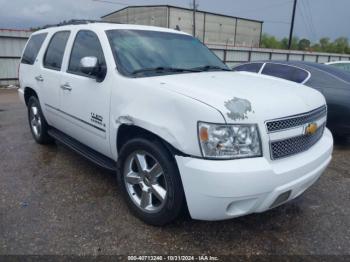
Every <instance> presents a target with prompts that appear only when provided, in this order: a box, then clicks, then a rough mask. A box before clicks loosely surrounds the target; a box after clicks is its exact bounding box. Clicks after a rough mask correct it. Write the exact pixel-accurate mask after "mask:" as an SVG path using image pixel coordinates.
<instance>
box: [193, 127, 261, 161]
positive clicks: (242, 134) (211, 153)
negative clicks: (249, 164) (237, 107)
mask: <svg viewBox="0 0 350 262" xmlns="http://www.w3.org/2000/svg"><path fill="white" fill-rule="evenodd" d="M198 137H199V143H200V146H201V150H202V155H203V157H206V158H216V159H234V158H244V157H258V156H261V152H262V150H261V143H260V137H259V131H258V126H257V125H256V124H242V125H236V124H234V125H218V124H209V123H204V122H199V123H198Z"/></svg>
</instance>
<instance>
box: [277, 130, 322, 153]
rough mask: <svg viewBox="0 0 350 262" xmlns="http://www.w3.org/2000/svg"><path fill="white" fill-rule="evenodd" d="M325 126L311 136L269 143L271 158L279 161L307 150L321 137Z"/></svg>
mask: <svg viewBox="0 0 350 262" xmlns="http://www.w3.org/2000/svg"><path fill="white" fill-rule="evenodd" d="M324 128H325V124H323V125H322V126H320V127H319V128H318V129H317V131H316V132H315V133H314V134H313V135H301V136H296V137H291V138H287V139H284V140H280V141H273V142H271V143H270V147H271V148H270V149H271V158H272V159H279V158H283V157H287V156H291V155H295V154H298V153H300V152H303V151H306V150H308V149H309V148H310V147H312V146H313V145H314V144H316V142H317V141H318V140H319V139H320V138H321V137H322V135H323V131H324Z"/></svg>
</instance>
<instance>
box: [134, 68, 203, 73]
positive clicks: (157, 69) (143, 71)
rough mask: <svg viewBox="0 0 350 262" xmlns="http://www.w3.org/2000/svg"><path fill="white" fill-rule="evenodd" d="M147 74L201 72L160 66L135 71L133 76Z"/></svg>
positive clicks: (192, 69)
mask: <svg viewBox="0 0 350 262" xmlns="http://www.w3.org/2000/svg"><path fill="white" fill-rule="evenodd" d="M147 72H155V73H164V72H201V70H199V69H195V68H191V69H188V68H177V67H164V66H158V67H151V68H142V69H138V70H135V71H133V72H132V73H131V74H132V75H136V74H139V73H147Z"/></svg>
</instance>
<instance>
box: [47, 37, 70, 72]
mask: <svg viewBox="0 0 350 262" xmlns="http://www.w3.org/2000/svg"><path fill="white" fill-rule="evenodd" d="M69 34H70V32H68V31H61V32H57V33H55V34H54V35H53V37H52V38H51V41H50V44H49V46H48V47H47V50H46V54H45V57H44V67H46V68H49V69H53V70H61V66H62V60H63V55H64V50H65V49H66V44H67V40H68V38H69Z"/></svg>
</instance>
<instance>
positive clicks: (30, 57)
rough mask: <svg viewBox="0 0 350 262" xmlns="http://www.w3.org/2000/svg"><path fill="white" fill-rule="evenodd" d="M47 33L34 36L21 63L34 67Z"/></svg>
mask: <svg viewBox="0 0 350 262" xmlns="http://www.w3.org/2000/svg"><path fill="white" fill-rule="evenodd" d="M46 35H47V33H43V34H37V35H33V36H32V37H31V38H30V39H29V42H28V44H27V46H26V49H25V50H24V53H23V56H22V60H21V63H22V64H28V65H32V64H34V62H35V59H36V57H37V55H38V53H39V51H40V48H41V46H42V44H43V42H44V40H45V38H46Z"/></svg>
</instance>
